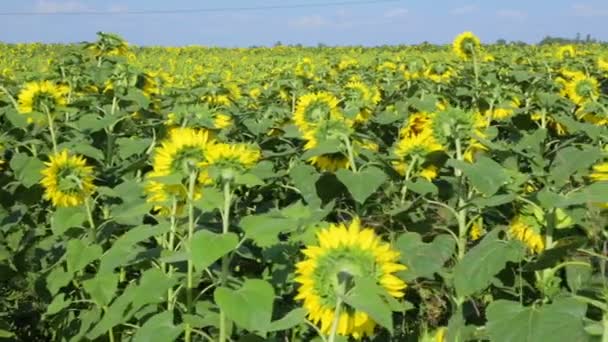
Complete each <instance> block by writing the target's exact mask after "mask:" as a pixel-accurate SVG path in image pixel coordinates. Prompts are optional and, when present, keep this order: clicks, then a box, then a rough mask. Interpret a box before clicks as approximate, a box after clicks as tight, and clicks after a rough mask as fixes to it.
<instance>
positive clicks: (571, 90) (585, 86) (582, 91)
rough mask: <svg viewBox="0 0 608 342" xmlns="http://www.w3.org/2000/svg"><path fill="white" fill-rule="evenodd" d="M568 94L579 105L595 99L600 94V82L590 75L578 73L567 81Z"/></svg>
mask: <svg viewBox="0 0 608 342" xmlns="http://www.w3.org/2000/svg"><path fill="white" fill-rule="evenodd" d="M565 92H566V95H567V96H568V97H569V98H570V100H572V102H574V103H576V104H577V105H582V104H584V103H585V102H587V101H595V100H597V98H598V96H599V93H600V91H599V82H598V81H597V80H596V79H595V78H593V77H590V76H586V75H576V76H574V77H573V78H572V80H570V82H568V83H566V87H565Z"/></svg>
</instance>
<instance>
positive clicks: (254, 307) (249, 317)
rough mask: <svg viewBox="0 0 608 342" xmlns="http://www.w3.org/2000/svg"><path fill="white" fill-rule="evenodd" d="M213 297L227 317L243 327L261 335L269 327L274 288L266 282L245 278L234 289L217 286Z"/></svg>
mask: <svg viewBox="0 0 608 342" xmlns="http://www.w3.org/2000/svg"><path fill="white" fill-rule="evenodd" d="M214 298H215V302H216V303H217V305H218V306H219V307H220V308H221V309H222V310H224V312H225V313H226V316H227V317H228V319H230V320H232V321H234V322H235V323H236V324H237V325H238V326H240V327H242V328H243V329H246V330H248V331H250V332H259V333H261V334H263V335H265V334H266V332H268V330H269V329H270V321H271V319H272V304H273V301H274V289H273V288H272V285H270V284H269V283H268V282H266V281H264V280H260V279H247V280H245V283H243V287H241V288H240V289H238V290H236V291H234V290H231V289H229V288H225V287H218V288H217V289H216V290H215V293H214Z"/></svg>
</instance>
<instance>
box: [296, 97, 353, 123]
mask: <svg viewBox="0 0 608 342" xmlns="http://www.w3.org/2000/svg"><path fill="white" fill-rule="evenodd" d="M338 103H339V100H338V98H336V97H335V96H334V95H333V94H331V93H328V92H318V93H312V94H306V95H303V96H301V97H300V98H299V99H298V104H297V106H296V110H295V112H294V114H293V120H294V123H295V125H296V126H297V127H298V128H299V129H300V132H305V131H307V130H309V129H311V128H314V127H315V126H317V125H318V124H319V123H321V122H323V121H326V120H339V119H344V114H343V113H342V111H341V110H340V108H339V107H338Z"/></svg>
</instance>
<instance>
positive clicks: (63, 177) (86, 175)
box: [40, 150, 95, 207]
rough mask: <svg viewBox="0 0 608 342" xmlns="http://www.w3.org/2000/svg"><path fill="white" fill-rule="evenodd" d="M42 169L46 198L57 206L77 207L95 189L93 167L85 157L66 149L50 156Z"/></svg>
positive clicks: (42, 182)
mask: <svg viewBox="0 0 608 342" xmlns="http://www.w3.org/2000/svg"><path fill="white" fill-rule="evenodd" d="M45 165H46V168H45V169H44V170H42V176H43V177H42V180H41V181H40V184H41V185H42V187H44V198H45V199H47V200H50V201H51V203H53V205H54V206H56V207H75V206H78V205H80V204H82V203H84V201H85V199H86V198H87V197H88V196H90V195H91V194H92V193H93V191H94V190H95V186H94V185H93V179H94V177H93V167H91V166H87V163H86V161H85V159H84V158H83V157H81V156H78V155H70V154H69V153H68V151H66V150H64V151H62V152H60V153H57V154H54V155H52V156H51V157H50V161H49V162H47V163H45Z"/></svg>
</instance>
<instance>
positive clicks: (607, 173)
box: [589, 162, 608, 182]
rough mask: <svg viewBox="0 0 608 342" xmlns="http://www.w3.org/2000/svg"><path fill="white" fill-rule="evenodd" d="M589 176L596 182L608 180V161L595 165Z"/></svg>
mask: <svg viewBox="0 0 608 342" xmlns="http://www.w3.org/2000/svg"><path fill="white" fill-rule="evenodd" d="M589 177H590V178H591V180H592V181H594V182H608V162H603V163H599V164H596V165H594V166H593V171H592V172H591V175H590V176H589Z"/></svg>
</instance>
